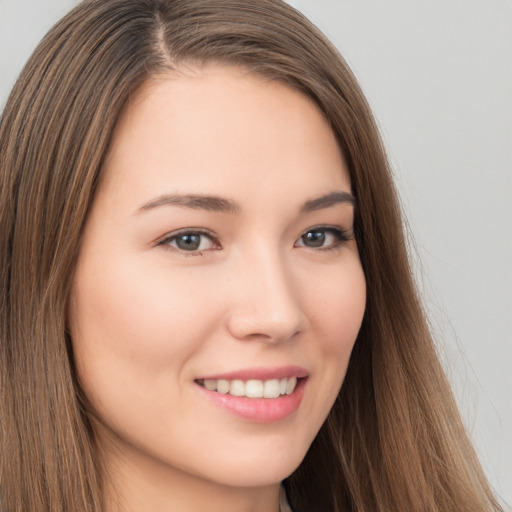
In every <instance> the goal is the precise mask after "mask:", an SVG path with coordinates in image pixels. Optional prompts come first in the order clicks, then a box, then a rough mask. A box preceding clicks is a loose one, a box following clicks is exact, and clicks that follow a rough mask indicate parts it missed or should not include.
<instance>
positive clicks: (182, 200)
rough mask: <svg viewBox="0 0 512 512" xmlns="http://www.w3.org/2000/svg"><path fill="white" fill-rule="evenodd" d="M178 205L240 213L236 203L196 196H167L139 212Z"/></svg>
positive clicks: (217, 198) (153, 201)
mask: <svg viewBox="0 0 512 512" xmlns="http://www.w3.org/2000/svg"><path fill="white" fill-rule="evenodd" d="M167 205H177V206H184V207H185V208H191V209H192V210H206V211H209V212H220V213H239V212H240V206H238V204H236V203H235V202H234V201H230V200H229V199H224V198H222V197H217V196H202V195H195V194H185V195H181V194H165V195H162V196H159V197H157V198H156V199H152V200H151V201H149V202H148V203H146V204H144V205H142V206H141V207H140V208H139V209H138V210H137V212H143V211H146V210H152V209H153V208H158V207H159V206H167Z"/></svg>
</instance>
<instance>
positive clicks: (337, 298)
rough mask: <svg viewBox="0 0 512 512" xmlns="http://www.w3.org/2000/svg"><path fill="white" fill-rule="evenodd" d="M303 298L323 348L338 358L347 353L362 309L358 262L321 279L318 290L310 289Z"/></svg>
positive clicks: (362, 281) (363, 287)
mask: <svg viewBox="0 0 512 512" xmlns="http://www.w3.org/2000/svg"><path fill="white" fill-rule="evenodd" d="M317 282H318V281H317ZM307 296H308V297H309V310H310V315H309V317H310V319H311V321H312V324H313V325H314V330H315V331H316V332H317V333H319V339H321V340H322V346H323V349H324V350H325V351H326V352H327V353H330V354H332V355H336V354H338V357H342V358H343V357H344V356H345V355H346V354H347V353H348V354H350V352H351V350H352V347H353V344H354V343H355V340H356V337H357V334H358V332H359V329H360V327H361V323H362V320H363V315H364V312H365V307H366V281H365V276H364V273H363V270H362V267H361V264H360V263H359V260H358V259H354V261H353V262H352V264H351V265H347V266H346V267H344V268H340V271H339V273H337V274H335V275H332V276H331V278H330V279H325V280H323V286H322V287H318V288H316V289H313V288H311V289H310V291H309V293H308V294H307Z"/></svg>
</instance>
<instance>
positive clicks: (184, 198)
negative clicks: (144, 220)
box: [136, 192, 356, 214]
mask: <svg viewBox="0 0 512 512" xmlns="http://www.w3.org/2000/svg"><path fill="white" fill-rule="evenodd" d="M343 203H348V204H350V205H352V206H355V204H356V198H355V197H354V196H353V195H352V194H350V193H349V192H331V193H329V194H326V195H324V196H321V197H318V198H315V199H311V200H309V201H306V202H305V203H304V204H303V205H302V207H301V208H300V213H309V212H314V211H317V210H323V209H325V208H330V207H331V206H335V205H337V204H343ZM169 205H171V206H172V205H176V206H183V207H185V208H190V209H192V210H206V211H209V212H219V213H231V214H237V213H240V211H241V208H240V206H239V205H238V204H237V203H235V202H234V201H231V200H230V199H225V198H223V197H218V196H203V195H196V194H184V195H182V194H164V195H162V196H159V197H157V198H155V199H152V200H151V201H149V202H147V203H145V204H143V205H142V206H141V207H140V208H139V209H138V210H137V211H136V213H139V212H144V211H147V210H152V209H154V208H158V207H160V206H169Z"/></svg>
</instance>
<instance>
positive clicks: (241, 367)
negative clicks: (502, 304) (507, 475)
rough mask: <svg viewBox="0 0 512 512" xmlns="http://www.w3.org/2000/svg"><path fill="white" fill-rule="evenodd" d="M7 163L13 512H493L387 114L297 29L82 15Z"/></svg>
mask: <svg viewBox="0 0 512 512" xmlns="http://www.w3.org/2000/svg"><path fill="white" fill-rule="evenodd" d="M0 143H1V147H2V153H1V156H0V179H1V182H0V183H1V189H0V190H1V191H0V194H1V197H0V204H1V205H2V206H1V207H0V208H1V210H0V211H1V217H0V219H1V220H0V225H1V230H0V232H1V235H0V236H1V237H2V239H1V243H0V247H1V251H2V252H1V261H0V268H1V287H2V289H3V290H6V292H5V293H4V294H2V299H1V300H2V306H1V307H0V312H1V315H2V316H1V322H0V325H1V326H2V327H1V328H2V331H1V339H2V344H1V354H2V356H1V357H2V359H1V361H2V363H1V367H2V377H1V378H2V387H1V389H2V391H1V392H2V406H1V411H2V417H1V425H2V430H1V432H2V438H1V443H2V454H3V456H2V462H1V464H2V466H1V468H2V469H1V472H0V474H1V484H0V489H1V491H0V493H1V494H0V496H1V499H2V509H5V510H20V511H21V510H23V511H32V510H34V511H35V510H52V511H53V510H62V511H64V510H106V511H108V512H112V511H117V510H130V511H131V510H133V511H138V510H146V509H151V510H199V509H207V510H232V509H233V510H235V509H236V510H257V511H259V510H278V508H279V492H280V482H281V481H283V482H284V484H283V489H286V493H287V495H288V499H289V502H290V505H291V507H292V509H293V510H294V511H295V512H300V511H312V510H319V511H324V510H335V511H343V510H361V511H362V510H367V511H370V510H375V511H378V510H412V511H414V510H418V511H419V510H443V511H444V510H446V511H450V510H453V511H455V510H499V505H498V504H497V503H496V502H495V500H494V498H493V496H492V494H491V492H490V490H489V488H488V485H487V483H486V480H485V477H484V476H483V473H482V471H481V469H480V467H479V464H478V461H477V459H476V457H475V455H474V452H473V450H472V448H471V446H470V443H469V442H468V440H467V438H466V435H465V433H464V429H463V427H462V424H461V421H460V418H459V416H458V413H457V411H456V408H455V405H454V402H453V399H452V397H451V393H450V391H449V387H448V385H447V383H446V380H445V377H444V375H443V372H442V370H441V367H440V365H439V362H438V360H437V357H436V354H435V350H434V347H433V344H432V340H431V338H430V334H429V332H428V328H427V325H426V322H425V318H424V315H423V312H422V310H421V306H420V303H419V300H418V298H417V294H416V291H415V289H414V285H413V282H412V277H411V273H410V269H409V265H408V261H407V254H406V250H405V246H404V240H403V234H402V226H401V219H400V215H399V206H398V203H397V199H396V196H395V192H394V189H393V185H392V182H391V179H390V174H389V169H388V165H387V162H386V159H385V155H384V151H383V149H382V145H381V143H380V140H379V136H378V133H377V130H376V128H375V124H374V122H373V119H372V116H371V113H370V111H369V108H368V106H367V104H366V102H365V100H364V97H363V95H362V93H361V91H360V89H359V87H358V85H357V83H356V81H355V80H354V78H353V76H352V74H351V73H350V71H349V69H348V68H347V66H346V64H345V63H344V61H343V60H342V58H341V57H340V56H339V55H338V54H337V52H336V51H335V50H334V48H333V47H332V46H331V45H330V44H329V43H328V42H327V41H326V40H325V38H324V37H323V36H322V35H321V34H319V33H318V31H316V30H315V28H314V27H312V26H311V24H310V23H309V22H307V21H306V20H305V19H304V18H303V17H302V16H301V15H300V14H298V13H297V12H295V11H294V10H293V9H292V8H290V7H289V6H287V5H286V4H284V3H280V2H276V1H261V0H258V1H256V0H253V1H222V0H215V1H206V2H205V1H204V0H201V1H199V0H197V1H195V0H192V1H190V0H187V1H175V2H169V1H167V2H166V1H158V0H145V1H126V0H112V1H109V2H102V1H87V2H84V3H82V4H80V5H79V6H78V7H77V8H76V9H74V10H73V11H72V12H71V13H70V14H69V15H68V16H66V17H65V18H64V19H63V20H62V21H61V22H60V23H58V24H57V25H56V26H55V27H54V28H53V29H52V31H51V32H50V33H49V34H48V36H47V37H46V38H45V39H44V40H43V42H42V43H41V45H40V46H39V48H38V49H37V50H36V52H35V53H34V55H33V57H32V58H31V60H30V61H29V63H28V64H27V66H26V68H25V70H24V71H23V73H22V75H21V77H20V79H19V81H18V83H17V84H16V86H15V88H14V91H13V93H12V94H11V97H10V99H9V101H8V103H7V105H6V107H5V110H4V113H3V116H2V120H1V126H0ZM285 506H287V505H286V504H285V502H284V500H281V507H282V508H283V509H284V507H285Z"/></svg>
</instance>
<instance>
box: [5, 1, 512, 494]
mask: <svg viewBox="0 0 512 512" xmlns="http://www.w3.org/2000/svg"><path fill="white" fill-rule="evenodd" d="M75 3H76V2H75V1H72V0H44V1H43V0H0V108H2V106H3V105H4V104H5V101H6V98H7V94H8V91H9V90H10V88H11V87H12V84H13V82H14V79H15V77H16V75H17V74H18V72H19V70H20V69H21V67H22V65H23V63H24V62H25V60H26V59H27V58H28V56H29V55H30V53H31V51H32V50H33V48H34V47H35V45H36V44H37V42H38V41H39V39H40V38H41V37H42V35H43V34H44V33H45V32H46V31H47V30H48V28H49V27H50V26H51V25H52V24H53V23H54V22H55V21H56V20H57V19H58V18H59V17H61V16H62V15H63V14H64V13H65V12H66V11H67V10H68V9H69V8H70V7H72V6H73V5H74V4H75ZM291 3H292V4H293V5H295V6H296V7H298V8H299V9H301V10H302V11H303V12H304V13H305V14H306V15H307V16H308V17H310V18H311V19H312V20H313V21H314V22H315V23H316V24H317V25H318V26H319V27H320V28H321V29H322V30H323V31H324V32H325V33H326V34H327V35H328V37H329V38H330V39H331V40H332V41H333V42H334V43H335V44H336V45H337V47H338V48H339V49H340V51H341V53H342V54H343V55H344V57H345V58H346V60H347V61H348V63H349V64H350V66H351V67H352V69H353V70H354V72H355V74H356V76H357V77H358V79H359V80H360V82H361V84H362V87H363V89H364V91H365V92H366V94H367V97H368V99H369V101H370V104H371V105H372V107H373V109H374V112H375V115H376V117H377V120H378V123H379V125H380V127H381V130H382V133H383V137H384V140H385V142H386V145H387V147H388V151H389V156H390V158H391V161H392V163H393V166H394V169H395V174H396V181H397V184H398V187H399V191H400V195H401V197H402V200H403V202H404V210H405V212H406V216H407V220H408V223H409V225H410V228H411V232H412V234H413V236H412V239H411V240H412V245H411V252H412V256H413V258H414V261H415V266H416V271H417V275H418V279H419V282H420V287H421V289H422V291H423V293H424V298H425V304H426V307H427V309H428V311H429V313H430V315H431V321H432V326H433V330H434V333H435V336H436V339H437V340H438V343H439V347H440V353H441V355H442V357H443V359H444V361H445V364H446V368H447V371H448V373H449V375H450V378H451V380H452V383H453V385H454V388H455V391H456V394H457V398H458V400H459V403H460V405H461V408H462V411H463V414H464V417H465V420H466V424H467V427H468V430H469V432H470V434H471V436H472V438H473V440H474V442H475V445H476V447H477V450H478V453H479V455H480V457H481V460H482V462H483V465H484V467H485V469H486V471H487V474H488V476H489V478H490V480H491V483H492V485H493V486H494V487H495V489H496V491H497V492H498V493H499V494H500V495H501V496H502V498H503V499H504V500H505V501H506V502H507V503H509V504H512V398H511V394H512V271H511V267H512V227H511V226H512V222H511V220H512V201H511V196H512V2H511V1H510V0H421V1H416V2H413V1H410V0H385V1H382V0H381V1H378V0H366V1H357V2H356V1H355V0H291Z"/></svg>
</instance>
